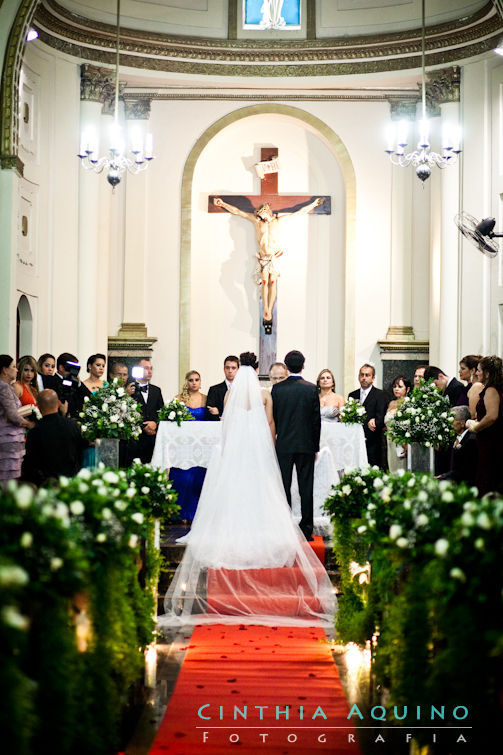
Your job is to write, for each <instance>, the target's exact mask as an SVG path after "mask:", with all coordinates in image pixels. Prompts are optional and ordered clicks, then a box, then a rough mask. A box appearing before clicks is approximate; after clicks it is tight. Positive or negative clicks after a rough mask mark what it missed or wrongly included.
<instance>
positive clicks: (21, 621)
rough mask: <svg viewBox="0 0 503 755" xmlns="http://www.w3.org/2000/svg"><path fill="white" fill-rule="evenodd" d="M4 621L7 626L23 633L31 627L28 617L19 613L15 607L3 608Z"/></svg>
mask: <svg viewBox="0 0 503 755" xmlns="http://www.w3.org/2000/svg"><path fill="white" fill-rule="evenodd" d="M2 621H3V623H4V624H5V625H6V626H8V627H11V628H12V629H19V630H21V631H22V632H24V631H25V630H26V629H28V626H29V621H28V619H27V618H26V616H23V614H21V613H19V611H18V609H17V608H16V607H15V606H4V607H3V608H2Z"/></svg>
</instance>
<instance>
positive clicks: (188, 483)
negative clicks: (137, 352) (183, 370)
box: [169, 370, 206, 522]
mask: <svg viewBox="0 0 503 755" xmlns="http://www.w3.org/2000/svg"><path fill="white" fill-rule="evenodd" d="M175 398H177V399H178V401H182V402H183V403H184V404H185V406H186V407H187V409H188V410H189V412H190V413H191V414H192V416H193V417H194V420H196V421H198V422H202V421H203V420H204V415H205V411H206V395H205V394H204V393H201V375H200V374H199V372H197V370H190V372H187V374H186V375H185V382H184V384H183V387H182V391H181V393H179V394H178V395H177V396H175ZM205 475H206V469H205V468H204V467H191V468H190V469H177V468H176V467H173V468H172V469H171V470H170V473H169V478H170V480H172V481H173V487H174V489H175V490H176V492H177V493H178V501H177V503H178V505H179V506H180V517H181V519H182V520H183V521H185V522H191V521H192V520H193V519H194V516H195V514H196V509H197V504H198V503H199V496H200V495H201V490H202V487H203V482H204V477H205Z"/></svg>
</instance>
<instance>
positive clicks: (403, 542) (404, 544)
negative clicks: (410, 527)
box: [396, 537, 409, 548]
mask: <svg viewBox="0 0 503 755" xmlns="http://www.w3.org/2000/svg"><path fill="white" fill-rule="evenodd" d="M396 544H397V546H398V547H399V548H408V546H409V541H408V540H407V538H406V537H399V538H398V540H397V541H396Z"/></svg>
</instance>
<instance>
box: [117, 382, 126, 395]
mask: <svg viewBox="0 0 503 755" xmlns="http://www.w3.org/2000/svg"><path fill="white" fill-rule="evenodd" d="M125 392H126V391H125V390H124V388H123V387H122V385H120V386H119V387H118V388H117V395H118V396H124V394H125Z"/></svg>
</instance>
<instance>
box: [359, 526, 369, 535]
mask: <svg viewBox="0 0 503 755" xmlns="http://www.w3.org/2000/svg"><path fill="white" fill-rule="evenodd" d="M366 529H367V527H366V525H365V524H360V526H359V527H358V529H357V532H359V533H360V534H361V533H362V532H365V531H366Z"/></svg>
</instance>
